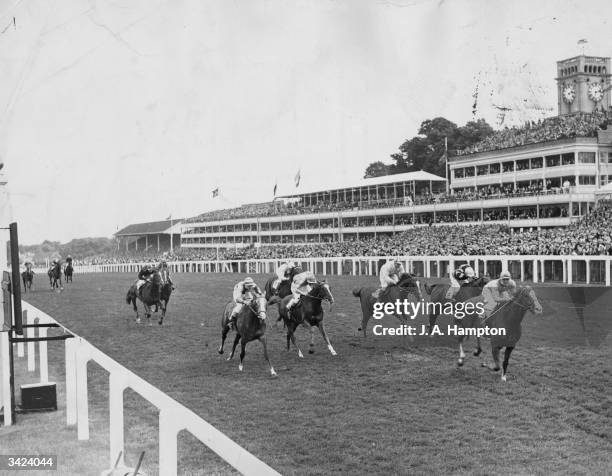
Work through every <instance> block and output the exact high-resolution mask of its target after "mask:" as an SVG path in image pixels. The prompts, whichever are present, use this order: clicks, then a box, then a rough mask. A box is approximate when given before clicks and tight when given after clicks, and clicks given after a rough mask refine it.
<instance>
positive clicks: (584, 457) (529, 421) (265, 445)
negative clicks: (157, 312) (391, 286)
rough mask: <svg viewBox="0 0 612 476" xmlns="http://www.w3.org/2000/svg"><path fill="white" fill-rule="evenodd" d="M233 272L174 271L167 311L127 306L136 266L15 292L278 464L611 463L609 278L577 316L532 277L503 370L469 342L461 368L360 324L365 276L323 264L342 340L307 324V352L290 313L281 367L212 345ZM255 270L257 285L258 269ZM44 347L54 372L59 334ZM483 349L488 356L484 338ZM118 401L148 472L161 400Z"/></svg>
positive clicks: (460, 467) (279, 334) (184, 447)
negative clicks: (526, 308) (474, 352)
mask: <svg viewBox="0 0 612 476" xmlns="http://www.w3.org/2000/svg"><path fill="white" fill-rule="evenodd" d="M239 278H240V275H229V274H220V275H206V274H199V275H198V274H195V275H185V274H177V275H175V281H176V284H177V290H176V291H175V293H174V294H173V296H172V300H171V302H170V305H169V310H168V315H167V318H166V320H167V323H166V324H165V325H164V326H163V327H159V326H158V325H157V324H156V322H155V323H154V326H153V327H147V326H143V325H140V326H139V325H136V324H135V323H134V322H133V313H132V311H131V307H129V306H128V305H127V304H126V303H125V293H126V291H127V288H128V286H129V285H130V283H131V282H132V281H133V276H131V275H127V274H91V275H75V280H74V283H72V284H69V285H67V286H66V289H65V291H64V292H63V293H61V294H58V293H53V292H51V291H49V290H48V289H47V287H46V286H45V284H44V283H42V282H41V281H44V280H41V279H40V277H39V279H38V280H37V281H36V282H35V288H36V289H35V292H33V293H31V294H28V295H27V296H26V300H28V301H29V302H31V303H32V304H34V305H35V306H37V307H39V308H41V309H43V310H44V311H45V312H47V313H49V314H50V315H52V316H54V317H55V318H56V319H57V320H58V321H60V322H62V323H63V324H64V325H65V326H67V327H68V328H69V329H71V330H72V331H74V332H76V333H77V334H79V335H81V336H83V337H85V338H87V339H88V340H89V341H90V342H91V343H92V344H94V345H96V346H97V347H99V348H100V349H102V350H103V351H104V352H106V353H108V354H109V355H111V356H112V357H113V358H114V359H116V360H117V361H119V362H120V363H122V364H123V365H125V366H126V367H128V368H130V369H131V370H133V371H134V372H136V373H137V374H139V375H140V376H142V377H143V378H145V379H146V380H148V381H149V382H151V383H152V384H154V385H156V386H157V387H159V388H160V389H162V390H163V391H165V392H166V393H168V394H169V395H171V396H172V397H173V398H175V399H176V400H178V401H180V402H181V403H183V404H184V405H186V406H187V407H189V408H191V409H192V410H194V411H195V412H196V413H198V414H199V415H201V416H202V417H203V418H204V419H206V420H207V421H209V422H210V423H212V424H213V425H215V426H216V427H217V428H219V429H220V430H222V431H223V432H225V433H226V434H227V435H228V436H230V437H231V438H233V439H234V440H235V441H237V442H238V443H239V444H241V445H242V446H244V447H245V448H247V449H248V450H249V451H251V452H252V453H254V454H255V455H257V456H258V457H259V458H261V459H262V460H264V461H265V462H267V463H268V464H270V465H271V466H273V467H274V468H276V469H277V470H278V471H279V472H281V473H283V474H320V475H327V474H332V473H345V474H385V475H387V474H414V473H419V474H422V473H435V474H448V473H476V474H491V473H515V474H519V473H520V474H525V473H529V474H534V473H536V474H537V473H539V474H544V473H546V474H548V473H551V472H555V473H566V474H609V473H610V468H612V397H611V394H610V384H611V383H612V378H611V377H612V370H611V367H610V358H611V357H612V351H611V342H612V341H611V339H610V334H609V331H610V327H611V321H612V316H611V315H610V314H611V312H610V309H612V300H611V298H610V295H609V294H610V293H608V294H606V295H604V296H599V295H600V294H601V293H600V292H595V294H592V295H591V294H589V295H588V296H587V298H588V299H587V300H589V301H595V302H593V303H591V302H589V303H588V306H587V308H586V311H585V319H584V327H583V326H582V325H581V324H580V321H579V319H578V317H577V312H576V311H575V310H574V309H570V307H571V306H574V305H573V304H572V303H571V299H570V298H569V294H568V291H567V289H563V288H554V287H547V288H538V290H537V291H536V292H537V294H538V295H539V296H540V297H541V302H542V304H543V306H544V311H545V312H544V315H543V316H541V317H537V318H536V317H534V316H532V315H531V314H528V315H527V316H526V318H525V321H524V326H523V338H522V340H521V342H520V343H519V344H518V346H517V349H516V350H515V352H514V354H513V356H512V360H511V363H510V369H509V379H508V382H506V383H502V382H501V381H500V379H499V375H498V374H495V373H492V372H490V371H488V370H486V369H482V368H480V366H479V362H480V361H479V359H477V358H475V357H472V356H471V354H468V358H467V359H466V364H465V366H464V367H463V368H457V367H456V364H455V362H456V358H457V349H456V344H455V343H454V342H455V341H454V339H451V338H426V337H421V338H416V339H415V341H414V342H409V341H408V340H407V339H404V338H400V337H384V338H383V337H373V336H372V334H371V324H370V332H369V337H368V339H367V340H364V339H363V337H362V336H361V334H360V333H358V332H357V330H356V329H357V326H358V323H359V318H358V316H359V306H358V301H357V299H356V298H354V297H353V296H352V295H351V293H350V290H351V289H352V288H354V287H357V286H359V285H365V284H372V283H373V279H372V278H364V277H330V278H329V282H330V283H331V285H332V292H333V293H334V296H335V298H336V304H335V306H334V308H333V310H332V312H331V314H328V315H326V318H325V320H326V325H327V330H328V333H329V335H330V339H331V341H332V344H333V345H334V347H335V349H336V351H337V352H338V356H337V357H332V356H331V355H330V354H329V352H328V351H327V348H326V347H325V345H324V344H323V341H322V339H321V336H320V335H319V334H318V333H317V334H316V353H315V354H313V355H309V354H308V353H307V352H306V351H307V349H308V341H309V338H310V335H309V333H308V332H307V331H306V330H305V329H299V330H298V341H299V343H300V345H301V347H302V350H303V351H305V355H306V356H305V358H304V359H303V360H300V359H298V357H297V352H296V351H295V350H294V349H292V350H291V352H290V353H287V352H285V350H284V346H285V337H284V331H283V330H282V328H280V327H279V328H277V329H269V330H268V336H269V337H268V342H269V349H270V357H271V359H272V363H273V364H274V366H275V369H276V370H277V372H278V374H279V376H278V378H276V379H272V378H270V377H269V376H268V373H267V365H266V363H265V361H264V359H263V354H262V350H261V346H260V344H259V343H257V342H255V343H251V344H249V345H248V346H247V356H246V359H245V370H244V372H242V373H241V372H239V371H238V360H237V357H236V360H235V361H233V362H227V361H226V360H225V358H226V356H227V353H226V354H225V355H223V356H220V355H218V354H217V351H216V349H217V347H218V345H219V340H220V339H219V337H220V324H219V322H220V313H221V310H222V309H223V305H224V303H225V302H226V301H227V299H228V297H229V296H230V294H231V289H232V285H233V284H234V283H235V282H236V281H237V280H238V279H239ZM255 279H256V281H257V282H259V283H260V285H263V283H264V279H265V277H264V276H255ZM589 292H591V291H589V290H587V294H588V293H589ZM596 297H597V299H595V298H596ZM326 309H328V306H327V305H326ZM275 316H276V313H275V311H271V316H270V317H271V318H272V317H275ZM271 320H273V319H271ZM383 321H384V322H385V323H388V324H391V325H393V324H395V322H394V321H393V320H391V319H389V320H387V319H386V318H385V320H383ZM419 322H420V321H419ZM442 323H443V324H446V322H442ZM228 343H229V344H231V337H230V338H229V339H228ZM472 346H473V343H470V342H469V343H468V347H469V349H466V351H467V350H470V351H471V347H472ZM52 347H53V349H52V357H51V362H56V363H57V367H56V369H55V370H56V373H57V374H59V375H60V376H61V372H62V365H63V360H62V352H61V347H60V346H52ZM226 349H227V347H226ZM484 355H485V357H486V358H487V359H488V358H489V348H488V344H486V343H485V352H484ZM89 374H90V380H91V384H92V388H93V389H92V390H90V397H89V398H90V406H91V410H90V412H91V418H92V420H93V421H92V423H91V429H92V438H95V437H98V438H100V440H101V441H102V440H103V438H104V437H105V436H106V435H107V424H108V423H107V418H108V402H107V400H106V392H107V389H108V384H107V381H106V375H105V374H104V372H103V371H101V370H100V369H99V368H97V367H96V366H95V365H92V364H90V369H89ZM126 405H127V406H126V411H125V413H126V424H127V430H126V439H127V440H128V451H129V454H132V455H134V454H136V452H137V451H138V450H140V449H146V450H147V459H146V462H148V467H149V468H150V470H151V469H152V470H153V472H155V465H156V458H157V414H156V412H155V411H154V410H152V408H151V407H149V405H148V404H147V403H146V402H144V401H143V400H142V399H140V397H138V396H136V395H134V394H132V392H131V391H128V392H126ZM75 441H76V440H75ZM179 455H180V458H181V461H180V464H179V468H180V473H181V474H215V473H218V474H228V473H232V469H231V468H230V467H228V466H227V465H226V464H225V463H223V462H222V461H221V460H220V459H219V458H218V457H216V456H215V455H214V454H212V453H211V452H209V451H208V450H206V449H205V447H204V446H203V445H201V444H200V443H199V442H196V441H194V439H193V438H192V437H190V436H189V435H182V436H181V438H180V441H179ZM134 458H135V457H134V456H132V459H134ZM92 474H94V473H93V472H92Z"/></svg>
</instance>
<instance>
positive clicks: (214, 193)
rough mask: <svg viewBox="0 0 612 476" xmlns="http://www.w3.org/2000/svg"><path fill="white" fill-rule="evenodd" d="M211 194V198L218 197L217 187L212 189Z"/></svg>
mask: <svg viewBox="0 0 612 476" xmlns="http://www.w3.org/2000/svg"><path fill="white" fill-rule="evenodd" d="M212 196H213V198H215V197H218V196H219V187H217V188H215V189H214V190H213V191H212Z"/></svg>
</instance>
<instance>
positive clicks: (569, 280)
mask: <svg viewBox="0 0 612 476" xmlns="http://www.w3.org/2000/svg"><path fill="white" fill-rule="evenodd" d="M567 284H572V258H570V259H568V260H567Z"/></svg>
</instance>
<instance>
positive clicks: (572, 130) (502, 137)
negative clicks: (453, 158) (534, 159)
mask: <svg viewBox="0 0 612 476" xmlns="http://www.w3.org/2000/svg"><path fill="white" fill-rule="evenodd" d="M610 119H611V117H610V113H609V112H607V111H596V112H593V113H591V114H587V113H577V114H572V115H565V116H554V117H548V118H546V119H543V120H540V121H538V122H529V123H527V124H526V125H524V126H522V127H506V128H504V129H502V130H500V131H497V132H495V133H494V134H492V135H490V136H488V137H486V138H485V139H484V140H482V141H481V142H478V143H476V144H474V145H473V146H470V147H466V148H465V149H463V150H459V151H457V155H466V154H473V153H476V152H486V151H490V150H497V149H506V148H509V147H516V146H521V145H527V144H536V143H538V142H547V141H553V140H558V139H571V138H574V137H596V136H597V131H598V130H600V129H605V128H606V127H607V125H608V123H609V121H610Z"/></svg>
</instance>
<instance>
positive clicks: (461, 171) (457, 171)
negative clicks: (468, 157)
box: [455, 169, 465, 179]
mask: <svg viewBox="0 0 612 476" xmlns="http://www.w3.org/2000/svg"><path fill="white" fill-rule="evenodd" d="M463 177H465V170H464V169H455V178H458V179H460V178H463Z"/></svg>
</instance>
